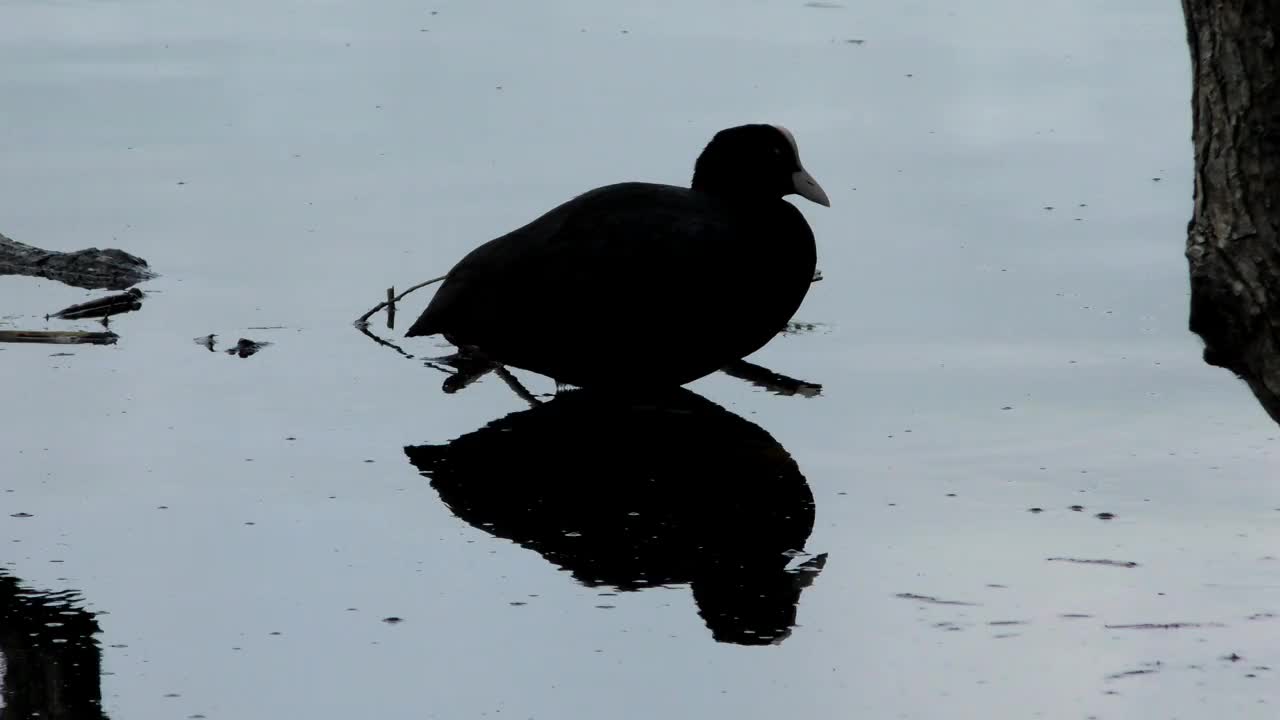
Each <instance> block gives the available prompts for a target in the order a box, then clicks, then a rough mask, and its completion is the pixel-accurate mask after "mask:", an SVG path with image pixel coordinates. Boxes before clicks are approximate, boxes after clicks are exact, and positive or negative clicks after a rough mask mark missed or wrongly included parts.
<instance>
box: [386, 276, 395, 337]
mask: <svg viewBox="0 0 1280 720" xmlns="http://www.w3.org/2000/svg"><path fill="white" fill-rule="evenodd" d="M387 329H388V330H395V329H396V286H395V285H392V286H391V287H389V288H387Z"/></svg>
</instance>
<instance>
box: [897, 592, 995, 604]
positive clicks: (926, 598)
mask: <svg viewBox="0 0 1280 720" xmlns="http://www.w3.org/2000/svg"><path fill="white" fill-rule="evenodd" d="M894 597H896V598H901V599H903V600H915V601H916V602H924V603H929V604H931V605H966V606H969V607H974V606H977V604H978V603H971V602H964V601H962V600H943V599H941V598H936V597H934V596H932V595H917V594H915V593H898V594H896V595H894Z"/></svg>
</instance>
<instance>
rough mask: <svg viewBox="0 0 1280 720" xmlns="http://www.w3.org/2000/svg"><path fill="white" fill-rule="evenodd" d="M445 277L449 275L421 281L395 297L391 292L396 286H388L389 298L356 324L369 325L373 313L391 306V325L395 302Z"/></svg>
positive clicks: (388, 322) (364, 315)
mask: <svg viewBox="0 0 1280 720" xmlns="http://www.w3.org/2000/svg"><path fill="white" fill-rule="evenodd" d="M445 277H447V276H445V275H441V276H440V277H438V278H432V279H430V280H428V281H426V282H420V283H418V284H417V285H414V286H413V287H411V288H409V289H408V290H405V291H404V292H402V293H400V294H399V295H396V296H394V297H393V296H392V295H391V292H392V290H394V288H387V299H386V300H383V301H382V302H380V303H378V304H377V305H374V306H373V308H372V309H370V310H369V312H367V313H365V314H363V315H361V316H360V317H358V318H356V325H368V324H369V318H371V317H373V314H374V313H376V312H378V311H379V310H381V309H382V308H390V311H389V313H388V315H389V316H390V317H388V318H387V327H391V324H392V322H393V320H394V313H395V304H396V303H398V302H400V301H401V300H403V299H404V297H405V296H406V295H408V294H409V293H411V292H413V291H414V290H418V289H420V288H424V287H426V286H428V285H434V284H436V283H438V282H440V281H441V280H444V279H445Z"/></svg>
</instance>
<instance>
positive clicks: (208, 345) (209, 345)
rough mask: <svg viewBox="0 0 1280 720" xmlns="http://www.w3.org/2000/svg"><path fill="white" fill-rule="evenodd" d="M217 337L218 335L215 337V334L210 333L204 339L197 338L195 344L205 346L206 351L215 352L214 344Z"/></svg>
mask: <svg viewBox="0 0 1280 720" xmlns="http://www.w3.org/2000/svg"><path fill="white" fill-rule="evenodd" d="M217 337H218V336H217V335H214V334H213V333H209V334H208V335H205V336H204V337H198V338H196V339H195V343H196V344H197V345H203V346H204V347H205V349H206V350H208V351H209V352H213V346H214V343H215V342H216V340H215V338H217Z"/></svg>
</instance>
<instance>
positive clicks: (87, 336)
mask: <svg viewBox="0 0 1280 720" xmlns="http://www.w3.org/2000/svg"><path fill="white" fill-rule="evenodd" d="M119 339H120V336H119V335H116V334H115V333H113V332H81V331H78V330H0V342H8V343H49V344H53V345H114V344H115V343H116V341H117V340H119Z"/></svg>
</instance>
